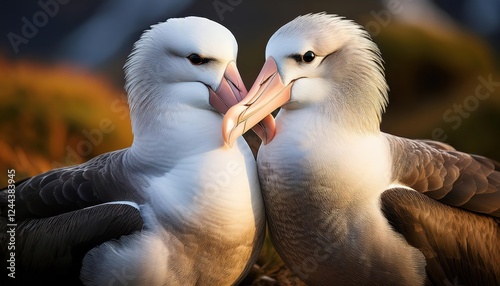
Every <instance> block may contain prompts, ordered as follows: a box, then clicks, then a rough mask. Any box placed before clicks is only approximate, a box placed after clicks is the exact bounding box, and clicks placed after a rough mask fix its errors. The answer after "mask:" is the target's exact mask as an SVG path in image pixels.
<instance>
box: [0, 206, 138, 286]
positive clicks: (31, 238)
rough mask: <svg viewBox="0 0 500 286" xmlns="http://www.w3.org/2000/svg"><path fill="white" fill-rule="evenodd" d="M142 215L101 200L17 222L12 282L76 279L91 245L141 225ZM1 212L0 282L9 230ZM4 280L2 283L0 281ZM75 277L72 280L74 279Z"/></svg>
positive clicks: (129, 207) (38, 283)
mask: <svg viewBox="0 0 500 286" xmlns="http://www.w3.org/2000/svg"><path fill="white" fill-rule="evenodd" d="M142 227H143V221H142V218H141V216H140V212H139V210H138V209H137V208H135V207H133V206H130V205H127V204H103V205H98V206H94V207H90V208H85V209H81V210H77V211H72V212H68V213H64V214H61V215H57V216H52V217H48V218H39V219H36V218H31V219H26V220H23V221H21V222H19V223H18V224H17V227H15V231H16V241H15V252H16V253H18V254H22V255H16V258H17V259H16V282H18V283H19V284H18V285H21V284H22V285H45V283H49V282H50V283H55V285H62V282H65V285H78V284H80V282H79V280H78V277H79V272H80V267H81V261H82V259H83V256H84V255H85V254H86V253H87V251H89V250H90V249H92V248H93V247H95V246H97V245H99V244H101V243H104V242H106V241H108V240H111V239H118V238H119V237H120V236H122V235H128V234H131V233H133V232H135V231H140V230H141V229H142ZM8 228H9V226H8V225H7V223H6V220H5V219H4V218H0V231H1V233H0V248H1V253H2V260H1V262H0V268H1V270H0V274H2V276H1V278H0V284H1V285H7V284H5V283H7V282H8V281H3V280H4V279H11V278H8V277H7V273H5V272H6V271H7V265H6V263H7V262H6V261H7V258H8V257H7V256H8V255H10V254H9V253H10V251H9V250H8V242H9V237H8V233H7V230H8ZM2 282H5V283H2ZM75 283H76V284H75Z"/></svg>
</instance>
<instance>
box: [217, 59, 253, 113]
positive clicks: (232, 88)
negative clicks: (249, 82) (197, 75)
mask: <svg viewBox="0 0 500 286" xmlns="http://www.w3.org/2000/svg"><path fill="white" fill-rule="evenodd" d="M209 91H210V95H209V103H210V105H212V107H214V108H215V109H217V111H219V112H220V113H222V114H226V112H227V111H228V110H229V108H230V107H231V106H233V105H235V104H237V103H238V102H240V101H242V100H243V98H245V96H246V95H247V89H246V87H245V84H244V83H243V80H242V79H241V76H240V73H239V72H238V68H237V67H236V63H235V62H234V61H231V62H230V63H229V64H228V65H227V67H226V70H225V71H224V77H223V78H222V81H221V83H220V84H219V87H218V88H217V90H216V91H213V90H212V89H211V88H209Z"/></svg>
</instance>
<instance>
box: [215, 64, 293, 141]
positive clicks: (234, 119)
mask: <svg viewBox="0 0 500 286" xmlns="http://www.w3.org/2000/svg"><path fill="white" fill-rule="evenodd" d="M292 85H293V84H292V83H290V84H288V85H286V86H285V85H284V83H283V81H282V79H281V76H280V74H279V72H278V66H277V65H276V61H275V60H274V59H273V58H272V57H269V58H268V59H267V61H266V62H265V64H264V66H263V67H262V70H261V71H260V74H259V76H257V79H256V80H255V83H254V84H253V86H252V88H251V89H250V91H249V92H248V94H247V96H246V97H245V98H244V99H243V100H242V101H240V102H239V103H237V104H235V105H234V106H233V107H231V108H230V109H229V110H228V111H227V113H226V115H225V116H224V119H223V121H222V136H223V138H224V142H226V144H227V145H228V146H230V147H231V146H232V145H233V143H234V141H236V139H237V138H238V137H239V136H241V135H243V134H244V133H245V132H247V131H248V130H249V129H250V128H254V131H255V127H257V126H259V131H258V132H260V133H261V134H259V133H258V132H256V133H257V135H259V137H260V138H261V139H262V141H263V142H264V144H267V143H269V142H271V141H272V140H273V138H274V135H275V134H276V125H275V123H274V119H273V121H272V123H271V122H269V121H270V120H268V119H267V116H271V118H272V115H270V114H271V113H272V112H273V111H274V110H276V109H277V108H278V107H280V106H282V105H283V104H285V103H287V102H288V101H289V100H290V92H291V88H292ZM259 123H260V125H257V124H259ZM263 123H265V124H266V125H265V126H262V125H263Z"/></svg>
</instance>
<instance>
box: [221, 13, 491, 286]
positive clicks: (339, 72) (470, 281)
mask: <svg viewBox="0 0 500 286" xmlns="http://www.w3.org/2000/svg"><path fill="white" fill-rule="evenodd" d="M387 92H388V87H387V84H386V81H385V78H384V72H383V66H382V59H381V55H380V52H379V49H378V48H377V46H376V45H375V43H373V42H372V41H371V39H370V37H369V35H368V34H367V33H366V31H365V30H364V29H363V28H362V27H361V26H359V25H358V24H356V23H354V22H352V21H349V20H346V19H344V18H342V17H339V16H336V15H329V14H325V13H319V14H308V15H304V16H299V17H298V18H296V19H294V20H293V21H291V22H289V23H288V24H286V25H284V26H283V27H281V28H280V29H279V30H278V31H277V32H276V33H275V34H273V36H272V37H271V38H270V40H269V42H268V44H267V46H266V62H265V64H264V66H263V68H262V70H261V72H260V74H259V76H258V77H257V79H256V81H255V83H254V85H253V86H252V88H251V89H250V91H249V92H248V95H247V97H246V98H245V99H243V101H241V102H240V103H239V104H237V105H235V106H233V107H231V109H229V111H228V112H227V113H226V115H225V116H224V122H223V137H224V140H225V141H226V143H227V144H228V145H231V144H232V142H233V141H234V140H236V139H237V138H238V137H239V136H240V135H241V134H242V133H244V132H246V131H247V130H248V129H249V128H251V127H252V126H253V125H254V124H256V123H257V122H259V120H261V119H262V118H263V117H264V116H267V115H268V114H270V113H271V112H272V111H273V110H275V109H276V108H278V107H280V106H281V110H280V111H279V113H278V115H277V116H276V128H275V129H273V130H271V129H268V130H266V132H268V138H270V139H271V140H270V142H269V143H268V144H267V145H261V147H260V149H259V152H258V156H257V165H258V172H259V176H260V182H261V188H262V192H263V197H264V204H265V207H266V216H267V219H268V224H269V231H270V235H271V239H272V242H273V244H274V246H275V247H276V250H277V251H278V253H279V254H280V256H281V257H282V258H283V260H284V262H285V263H286V264H287V265H288V266H289V267H290V268H291V270H293V271H294V272H295V273H296V274H297V275H298V276H299V277H300V278H302V279H303V280H304V281H306V282H307V283H308V284H310V285H424V284H433V285H499V284H500V227H499V224H498V221H499V220H498V218H499V217H500V164H499V163H497V162H495V161H493V160H490V159H487V158H484V157H481V156H477V155H469V154H466V153H463V152H459V151H456V150H455V149H453V148H452V147H451V146H449V145H447V144H444V143H440V142H435V141H425V140H411V139H407V138H401V137H397V136H394V135H390V134H386V133H383V132H381V130H380V122H381V116H382V113H383V111H384V109H385V107H386V105H387V103H388V98H387ZM273 136H274V138H273Z"/></svg>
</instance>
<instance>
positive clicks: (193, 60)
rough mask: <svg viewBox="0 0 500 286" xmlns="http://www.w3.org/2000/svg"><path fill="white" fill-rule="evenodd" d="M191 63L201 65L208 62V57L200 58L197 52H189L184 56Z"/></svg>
mask: <svg viewBox="0 0 500 286" xmlns="http://www.w3.org/2000/svg"><path fill="white" fill-rule="evenodd" d="M186 58H187V59H188V60H189V61H190V62H191V63H192V64H193V65H197V66H199V65H202V64H206V63H208V62H210V59H208V58H202V57H201V56H200V55H198V54H190V55H189V56H187V57H186Z"/></svg>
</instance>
